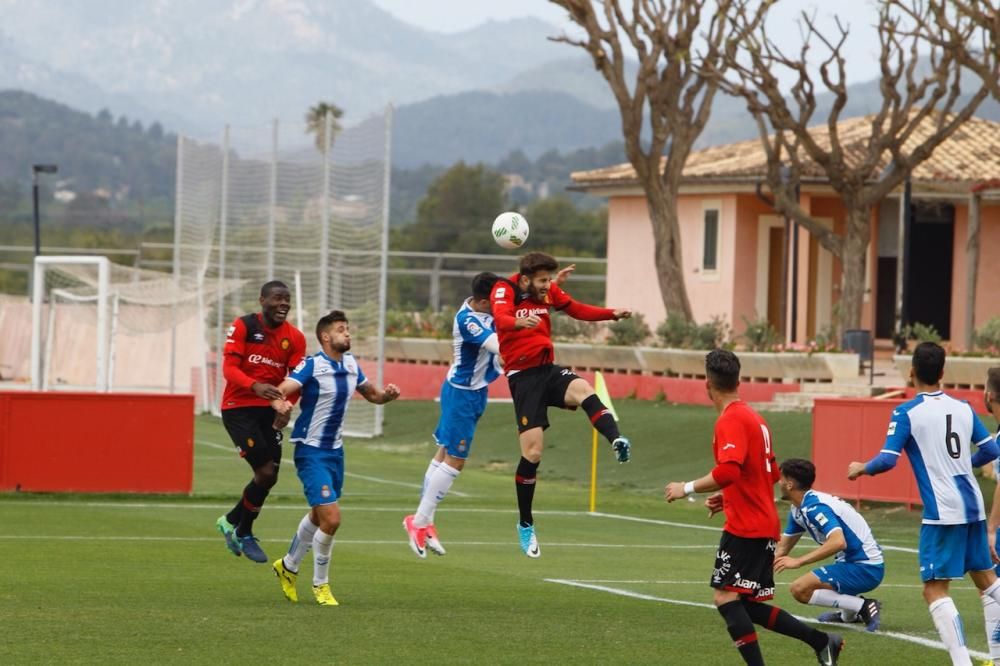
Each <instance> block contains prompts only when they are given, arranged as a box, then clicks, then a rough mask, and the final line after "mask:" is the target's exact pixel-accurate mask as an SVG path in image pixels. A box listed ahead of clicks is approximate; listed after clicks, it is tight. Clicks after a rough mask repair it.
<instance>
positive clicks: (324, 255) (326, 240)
mask: <svg viewBox="0 0 1000 666" xmlns="http://www.w3.org/2000/svg"><path fill="white" fill-rule="evenodd" d="M324 121H325V127H326V130H325V132H324V133H323V204H322V206H323V207H322V216H323V219H322V221H321V223H320V225H321V226H320V234H319V239H320V240H319V311H320V313H326V311H327V308H328V306H329V294H328V289H329V286H330V285H329V281H330V257H329V254H330V135H331V134H332V133H333V113H331V112H330V111H327V112H326V118H325V119H324Z"/></svg>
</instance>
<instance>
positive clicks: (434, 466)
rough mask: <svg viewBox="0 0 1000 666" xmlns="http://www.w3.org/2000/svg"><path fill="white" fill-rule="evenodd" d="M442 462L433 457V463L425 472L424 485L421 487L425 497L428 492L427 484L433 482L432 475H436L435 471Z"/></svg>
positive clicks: (421, 493)
mask: <svg viewBox="0 0 1000 666" xmlns="http://www.w3.org/2000/svg"><path fill="white" fill-rule="evenodd" d="M440 464H441V463H439V462H438V461H437V459H436V458H431V464H429V465H428V466H427V471H426V472H424V485H423V486H421V487H420V496H421V497H423V496H424V493H426V492H427V484H428V483H430V482H431V477H432V476H434V472H435V471H436V470H437V468H438V465H440Z"/></svg>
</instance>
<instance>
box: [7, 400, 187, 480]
mask: <svg viewBox="0 0 1000 666" xmlns="http://www.w3.org/2000/svg"><path fill="white" fill-rule="evenodd" d="M193 400H194V398H193V397H192V396H190V395H154V394H133V393H114V394H110V393H62V392H51V393H42V392H28V391H0V490H24V491H37V492H95V493H98V492H123V493H126V492H127V493H190V492H191V482H192V478H193V471H194V470H193V466H194V419H193V417H192V414H193V411H194V403H193Z"/></svg>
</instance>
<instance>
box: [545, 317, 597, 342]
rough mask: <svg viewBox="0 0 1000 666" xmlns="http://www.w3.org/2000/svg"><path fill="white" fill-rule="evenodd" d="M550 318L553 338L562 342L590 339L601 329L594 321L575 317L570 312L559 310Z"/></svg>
mask: <svg viewBox="0 0 1000 666" xmlns="http://www.w3.org/2000/svg"><path fill="white" fill-rule="evenodd" d="M550 320H551V322H552V339H553V340H559V341H560V342H583V341H590V340H591V339H592V338H593V337H594V336H595V335H596V334H597V333H598V332H599V331H600V327H599V326H597V325H595V324H594V323H593V322H589V321H580V320H579V319H573V318H572V317H570V316H569V315H568V314H565V313H562V312H558V311H556V312H553V313H552V314H551V319H550Z"/></svg>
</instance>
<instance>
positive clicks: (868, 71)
mask: <svg viewBox="0 0 1000 666" xmlns="http://www.w3.org/2000/svg"><path fill="white" fill-rule="evenodd" d="M621 1H622V3H623V4H628V2H629V0H621ZM374 2H375V4H377V5H379V6H380V7H382V8H383V9H385V10H386V11H388V12H390V13H392V14H394V15H395V16H396V17H398V18H400V19H402V20H404V21H406V22H407V23H411V24H413V25H416V26H419V27H421V28H425V29H427V30H434V31H437V32H445V33H448V32H457V31H461V30H465V29H467V28H471V27H473V26H475V25H478V24H480V23H482V22H484V21H487V20H490V19H494V20H505V19H511V18H517V17H521V16H534V17H537V18H540V19H542V20H544V21H547V22H549V23H552V24H553V26H555V27H556V28H557V31H556V32H558V29H564V28H566V27H568V26H569V22H568V21H567V19H566V18H565V11H564V10H563V9H561V8H560V7H557V6H555V5H554V4H552V3H551V2H548V1H547V0H374ZM832 4H834V3H829V2H816V1H813V0H782V1H781V2H778V3H776V4H775V6H774V7H773V8H772V10H771V14H772V16H771V19H770V23H769V25H770V30H771V34H772V36H774V37H781V36H787V39H785V40H777V39H776V41H778V42H779V43H780V44H781V45H782V46H783V47H784V48H787V49H788V50H789V52H790V53H795V52H797V49H798V45H799V43H800V41H799V27H798V25H797V23H796V21H797V19H798V18H799V17H800V15H801V12H802V11H808V12H810V13H813V12H815V14H816V19H817V22H818V23H819V25H820V29H821V30H823V32H824V34H829V35H833V34H834V32H833V30H834V28H835V23H834V21H833V13H834V11H836V13H837V15H838V16H839V17H840V19H841V21H842V22H846V23H847V24H849V25H850V28H851V34H850V37H849V38H848V43H847V48H845V49H844V53H845V55H846V56H847V67H848V72H847V73H848V80H849V81H863V80H866V79H870V78H872V76H874V75H875V73H876V72H877V69H876V68H875V65H876V61H875V55H876V54H877V53H878V48H879V47H878V40H877V37H876V33H875V30H874V28H873V25H874V24H875V22H876V18H877V17H876V13H875V9H874V6H875V4H874V0H837V2H836V3H835V10H834V8H831V5H832ZM815 52H817V53H819V52H821V50H820V49H818V48H817V50H816V51H815Z"/></svg>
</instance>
